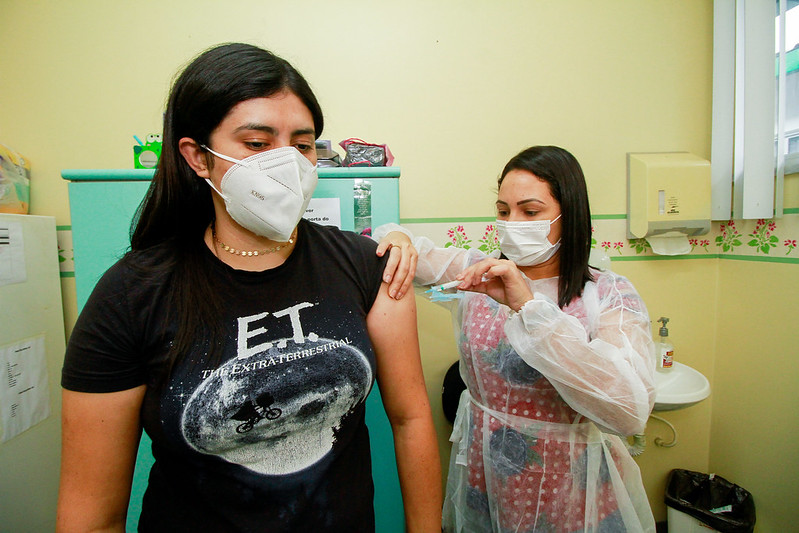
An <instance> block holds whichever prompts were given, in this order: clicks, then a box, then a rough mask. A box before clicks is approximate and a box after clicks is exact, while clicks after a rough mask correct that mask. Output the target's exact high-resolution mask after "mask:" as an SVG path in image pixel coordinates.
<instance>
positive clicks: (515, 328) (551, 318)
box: [505, 273, 655, 435]
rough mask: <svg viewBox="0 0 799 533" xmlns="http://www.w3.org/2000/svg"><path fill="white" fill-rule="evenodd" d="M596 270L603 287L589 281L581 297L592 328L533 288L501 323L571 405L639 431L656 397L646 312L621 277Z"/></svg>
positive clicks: (602, 421)
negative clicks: (592, 316) (592, 320)
mask: <svg viewBox="0 0 799 533" xmlns="http://www.w3.org/2000/svg"><path fill="white" fill-rule="evenodd" d="M599 276H603V278H604V280H605V281H606V283H604V285H606V290H603V291H597V287H596V284H595V283H588V284H587V285H586V289H585V290H584V293H583V296H582V299H583V303H584V304H585V308H586V309H594V312H595V313H597V315H598V320H597V321H596V328H595V331H593V332H591V334H589V333H588V332H586V330H585V328H584V327H583V325H582V323H581V322H580V321H579V320H578V319H577V318H576V317H574V316H571V315H569V314H567V313H565V312H563V311H562V310H561V309H560V308H559V307H558V306H557V305H556V304H555V302H553V301H552V300H551V299H549V298H547V297H546V296H544V295H542V294H539V293H536V294H535V298H534V299H532V300H530V301H528V302H527V303H526V304H525V305H524V306H523V307H522V309H521V310H520V311H519V313H516V314H514V315H513V316H512V317H511V318H510V319H509V320H508V321H507V322H506V323H505V334H506V335H507V336H508V340H509V341H510V343H511V345H512V346H513V347H514V349H515V350H516V351H517V352H518V354H519V356H520V357H521V358H522V359H523V360H524V361H525V362H526V363H527V364H529V365H530V366H532V367H533V368H535V369H536V370H538V371H539V372H541V373H542V374H543V375H544V376H545V377H546V378H547V379H549V381H550V383H552V385H553V386H554V387H555V388H556V389H557V391H558V393H559V394H560V395H561V396H562V397H563V399H564V400H565V401H566V402H567V403H568V404H569V405H570V406H571V407H572V408H573V409H574V410H575V411H577V412H578V413H580V414H582V415H583V416H585V417H587V418H589V419H591V420H593V421H594V422H596V423H597V424H599V425H600V426H602V427H603V428H605V429H607V430H609V431H611V432H613V433H618V434H620V435H633V434H636V433H642V432H643V430H644V426H645V425H646V421H647V418H648V417H649V414H650V412H651V411H652V406H653V405H654V401H655V387H654V379H655V377H654V372H655V363H654V361H655V359H654V345H653V343H652V336H651V333H650V329H649V328H650V325H649V317H648V314H647V312H646V307H645V306H644V303H643V301H642V300H641V299H640V297H639V296H638V294H637V293H636V292H635V290H634V289H633V288H632V285H631V284H630V283H629V282H628V281H627V280H626V279H624V278H621V277H617V276H615V275H614V274H612V273H603V274H599ZM607 280H609V281H607ZM600 292H601V293H603V295H602V297H600V296H599V293H600Z"/></svg>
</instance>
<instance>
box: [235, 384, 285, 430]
mask: <svg viewBox="0 0 799 533" xmlns="http://www.w3.org/2000/svg"><path fill="white" fill-rule="evenodd" d="M273 403H275V398H274V396H272V395H271V394H270V393H268V392H265V393H263V394H260V395H259V396H258V397H257V398H255V403H253V401H252V400H247V401H246V402H244V404H243V405H242V406H241V407H240V408H239V410H238V411H236V412H235V413H234V414H233V416H231V417H230V418H231V419H233V420H238V421H240V422H241V424H239V425H238V426H236V433H247V432H249V431H250V430H251V429H252V428H254V427H255V424H257V423H258V422H260V421H261V420H263V419H267V420H277V419H278V418H280V415H282V414H283V411H281V410H280V408H278V407H272V404H273Z"/></svg>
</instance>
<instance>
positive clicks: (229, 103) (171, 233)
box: [130, 43, 324, 363]
mask: <svg viewBox="0 0 799 533" xmlns="http://www.w3.org/2000/svg"><path fill="white" fill-rule="evenodd" d="M283 90H288V91H290V92H292V93H294V94H295V95H297V97H299V98H300V100H302V102H303V103H304V104H305V105H306V106H307V107H308V110H309V111H310V112H311V115H312V117H313V121H314V129H315V134H316V136H317V137H318V136H319V135H320V134H321V133H322V129H323V127H324V118H323V116H322V110H321V108H320V107H319V103H318V102H317V100H316V96H314V93H313V91H312V90H311V88H310V86H309V85H308V83H307V82H306V81H305V78H303V77H302V75H301V74H300V73H299V72H298V71H297V70H296V69H295V68H294V67H292V66H291V64H289V63H288V62H287V61H286V60H284V59H282V58H280V57H278V56H276V55H274V54H273V53H271V52H269V51H267V50H264V49H262V48H258V47H257V46H252V45H249V44H242V43H228V44H222V45H219V46H215V47H213V48H210V49H208V50H206V51H205V52H203V53H202V54H200V55H199V56H197V57H196V58H195V59H194V60H193V61H192V62H191V63H189V65H188V66H187V67H186V68H185V69H184V70H183V72H182V73H181V74H180V75H179V76H178V78H177V80H176V81H175V83H174V84H173V86H172V91H171V92H170V95H169V100H168V103H167V108H166V113H165V114H164V132H163V146H162V150H161V157H160V159H159V161H158V166H157V168H156V170H155V175H154V176H153V180H152V183H151V184H150V188H149V190H148V191H147V194H146V196H145V197H144V200H143V201H142V203H141V205H140V206H139V209H138V211H137V213H136V216H135V217H134V219H133V223H132V226H131V239H130V243H131V250H132V253H136V252H138V251H141V250H146V249H150V248H152V247H154V246H164V247H166V248H168V249H169V250H170V252H171V253H170V254H169V258H168V260H166V261H160V262H159V264H157V265H149V266H148V270H149V272H148V275H151V276H169V277H170V282H169V283H170V286H169V294H170V301H169V304H170V305H169V310H170V316H169V318H170V321H173V320H176V321H177V322H178V329H177V334H176V337H175V339H174V340H173V341H172V347H171V352H170V360H171V361H172V363H174V361H175V359H176V357H179V356H181V355H182V354H185V353H186V352H187V351H188V350H189V348H190V347H191V346H192V345H193V344H195V343H196V342H197V341H198V340H201V341H205V342H206V343H208V344H209V350H210V351H211V353H213V354H215V355H218V350H217V349H218V344H219V343H218V341H219V340H220V339H221V336H222V331H223V329H222V324H221V322H220V317H221V311H222V304H223V301H222V297H221V296H220V295H219V294H216V293H215V292H214V291H213V290H212V287H211V285H210V283H209V280H208V273H207V272H203V271H202V270H201V269H198V268H197V265H199V264H201V262H199V261H198V260H199V259H200V258H201V257H202V254H203V253H204V250H203V247H204V246H205V244H204V242H203V236H204V232H205V230H206V228H208V225H209V224H210V223H211V222H212V221H213V219H214V206H213V201H212V197H211V188H210V187H208V185H207V184H206V183H205V182H204V180H202V179H200V177H199V176H197V174H196V173H195V172H194V171H193V170H192V168H191V167H190V166H189V165H188V163H187V162H186V160H185V159H184V158H183V156H182V155H181V153H180V150H179V148H178V143H179V141H180V139H182V138H184V137H188V138H191V139H193V140H194V141H195V142H197V143H198V144H206V145H207V144H209V137H210V135H211V132H213V131H214V129H215V128H216V127H217V126H218V125H219V123H220V122H222V120H223V119H224V118H225V116H226V115H227V114H228V112H229V111H230V110H231V109H232V108H233V107H234V106H235V105H236V104H238V103H239V102H243V101H245V100H249V99H252V98H263V97H269V96H272V95H274V94H276V93H278V92H280V91H283Z"/></svg>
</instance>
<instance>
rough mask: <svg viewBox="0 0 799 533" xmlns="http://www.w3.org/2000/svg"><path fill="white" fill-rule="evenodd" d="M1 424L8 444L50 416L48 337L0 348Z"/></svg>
mask: <svg viewBox="0 0 799 533" xmlns="http://www.w3.org/2000/svg"><path fill="white" fill-rule="evenodd" d="M0 371H1V372H2V376H1V377H0V422H2V427H3V437H2V440H3V441H7V440H9V439H11V438H13V437H15V436H17V435H19V434H20V433H22V432H23V431H25V430H26V429H28V428H30V427H31V426H33V425H35V424H38V423H39V422H41V421H42V420H44V419H45V418H47V417H48V416H50V388H49V386H48V383H47V364H46V358H45V353H44V335H39V336H38V337H33V338H30V339H26V340H22V341H18V342H15V343H13V344H9V345H6V346H1V347H0Z"/></svg>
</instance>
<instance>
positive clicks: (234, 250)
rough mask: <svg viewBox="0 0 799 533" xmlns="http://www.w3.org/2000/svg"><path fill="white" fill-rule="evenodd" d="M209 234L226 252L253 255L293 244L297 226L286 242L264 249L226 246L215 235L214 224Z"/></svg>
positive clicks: (245, 255)
mask: <svg viewBox="0 0 799 533" xmlns="http://www.w3.org/2000/svg"><path fill="white" fill-rule="evenodd" d="M211 235H212V236H213V237H214V240H215V241H216V243H217V244H219V246H220V247H221V248H222V249H223V250H224V251H226V252H229V253H231V254H233V255H240V256H242V257H253V256H258V255H266V254H271V253H274V252H277V251H278V250H282V249H283V248H287V247H289V246H291V245H292V244H294V239H296V237H297V228H294V231H293V232H292V233H291V237H290V238H289V240H288V241H287V242H284V243H283V244H278V245H277V246H273V247H272V248H266V249H265V250H237V249H236V248H233V247H232V246H228V245H227V244H225V243H223V242H222V241H220V240H219V238H218V237H217V236H216V224H214V225H212V226H211Z"/></svg>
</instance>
